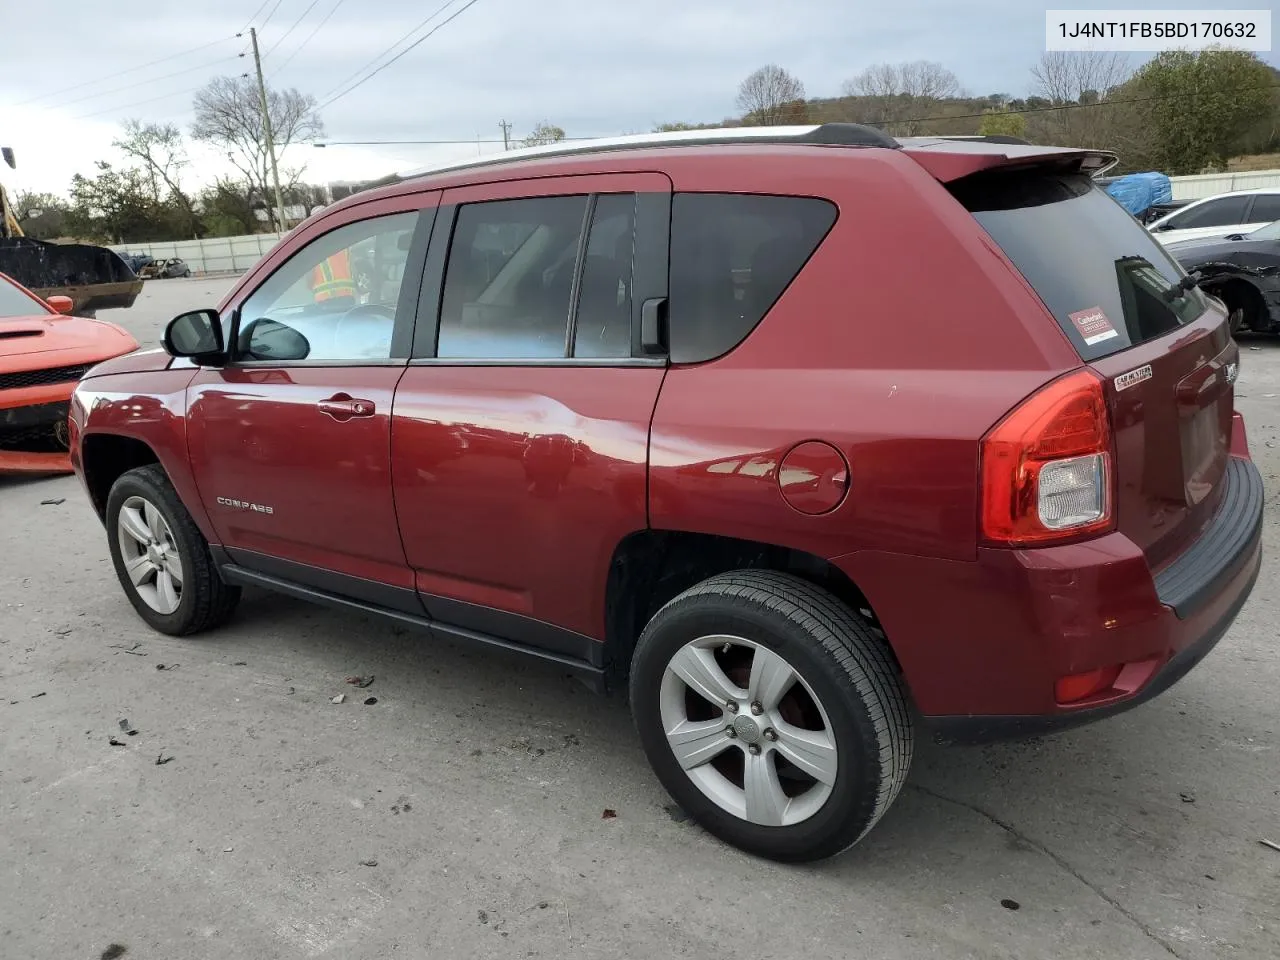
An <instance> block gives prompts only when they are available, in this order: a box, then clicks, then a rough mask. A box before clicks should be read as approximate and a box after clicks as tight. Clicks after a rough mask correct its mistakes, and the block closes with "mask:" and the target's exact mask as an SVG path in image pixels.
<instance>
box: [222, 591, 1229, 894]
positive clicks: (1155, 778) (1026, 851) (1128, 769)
mask: <svg viewBox="0 0 1280 960" xmlns="http://www.w3.org/2000/svg"><path fill="white" fill-rule="evenodd" d="M300 620H301V622H302V624H303V629H302V630H300V631H299V630H298V624H299V621H300ZM224 629H225V631H226V632H227V633H229V634H240V635H241V639H242V640H243V639H248V636H246V635H247V634H262V633H270V634H275V633H277V632H281V633H290V634H294V633H301V634H302V635H303V636H304V637H305V641H304V644H295V645H294V646H293V649H292V650H291V651H278V652H282V653H287V655H288V656H289V657H296V656H303V657H306V658H308V660H310V661H312V662H311V664H310V666H311V667H312V668H318V669H320V670H321V671H322V672H326V673H330V674H332V675H334V676H340V675H341V674H343V673H344V672H345V673H350V672H352V671H353V669H355V668H354V667H353V665H357V664H358V665H359V669H358V672H361V673H375V674H377V675H378V676H379V681H378V683H379V692H380V695H383V696H386V695H392V696H395V697H397V698H398V699H399V701H400V702H402V703H403V705H404V708H405V709H406V710H407V711H408V716H407V718H406V722H408V723H413V724H423V725H428V726H431V727H432V728H433V729H435V730H437V731H438V732H439V735H440V737H441V738H447V737H449V736H451V735H452V736H454V737H456V738H461V739H462V740H463V741H465V739H466V737H467V736H468V735H470V734H472V733H473V732H474V730H473V727H474V725H475V723H476V718H477V717H479V716H480V715H481V713H482V715H483V718H484V723H485V725H486V726H487V729H488V734H489V735H490V736H491V737H492V738H493V739H494V740H495V741H501V742H506V741H509V740H513V739H522V738H523V739H529V738H532V739H534V740H536V739H537V737H538V736H545V737H546V739H547V741H548V742H549V743H552V742H555V741H556V740H558V738H559V737H560V736H561V735H562V734H566V733H573V734H574V735H575V736H576V737H577V738H578V739H580V740H581V751H579V752H578V753H577V754H576V756H577V757H578V763H577V764H576V766H575V770H574V776H575V777H583V778H588V779H590V780H592V781H594V782H595V785H596V786H597V787H598V788H599V789H600V791H601V792H603V793H613V794H614V795H633V794H634V793H635V790H636V785H637V784H652V785H653V787H654V789H653V790H650V791H646V792H644V794H643V797H645V798H648V799H649V801H650V802H653V803H654V808H653V809H652V810H650V811H648V813H647V814H646V815H649V816H661V815H662V814H663V810H664V808H665V807H666V806H667V805H668V804H669V799H668V798H667V797H666V795H665V793H663V792H662V791H661V788H660V787H657V785H656V782H655V781H654V778H653V775H652V773H651V772H650V770H649V767H648V764H647V762H646V760H645V758H644V755H643V753H642V751H641V749H640V746H639V743H638V740H637V738H636V736H635V732H634V729H633V727H632V722H631V717H630V713H629V710H628V707H627V705H626V702H625V698H624V697H623V696H621V695H616V694H615V695H611V696H608V697H600V696H596V695H594V694H592V693H591V692H590V691H588V690H587V689H586V688H585V687H584V686H582V685H581V683H580V682H578V681H577V680H574V679H573V678H571V677H570V676H569V675H567V674H566V673H565V672H563V670H561V669H559V668H557V667H555V666H554V665H548V664H544V663H541V662H538V661H532V660H526V659H524V658H520V657H516V656H513V655H509V654H504V653H501V652H498V651H489V650H487V649H478V648H475V647H470V646H459V645H456V644H454V643H452V642H441V641H436V640H434V639H432V638H431V637H430V636H428V635H426V634H425V633H420V632H417V631H413V630H406V629H401V628H390V627H386V626H384V625H383V624H381V623H377V622H373V621H370V620H366V619H365V618H362V617H359V616H354V615H350V614H346V613H340V612H335V611H329V610H319V609H318V608H315V607H312V606H310V605H309V604H305V603H302V602H301V601H294V600H291V599H286V598H281V597H278V596H274V595H269V594H265V593H254V594H246V597H245V601H244V602H243V603H242V606H241V610H240V612H239V613H238V615H237V617H236V619H235V620H234V621H233V623H232V624H231V625H229V626H228V627H227V628H224ZM228 639H230V638H228ZM251 642H254V643H256V642H257V641H256V640H253V641H251ZM235 645H236V648H237V650H238V651H241V652H243V651H245V650H246V648H245V646H244V645H243V643H242V642H240V641H237V642H236V644H235ZM1210 662H1212V660H1211V661H1210ZM1208 669H1212V668H1208ZM384 676H385V677H391V678H394V679H393V681H392V683H393V686H390V687H389V685H388V684H387V683H384V682H383V680H382V677H384ZM1201 679H1202V681H1203V678H1201ZM1184 687H1187V688H1188V689H1184ZM1192 687H1194V689H1193V690H1191V689H1190V688H1192ZM1187 692H1192V693H1194V694H1197V699H1196V700H1194V701H1192V700H1189V699H1188V698H1187V697H1186V696H1184V694H1185V693H1187ZM1220 692H1221V691H1220V689H1217V690H1207V687H1206V684H1205V683H1203V682H1200V683H1197V682H1196V680H1195V678H1194V674H1193V676H1192V678H1189V679H1188V680H1185V681H1183V684H1182V685H1179V686H1177V687H1175V688H1174V689H1173V690H1172V691H1170V692H1169V693H1167V694H1165V695H1164V696H1163V697H1161V698H1158V699H1156V700H1155V701H1153V702H1151V703H1149V704H1146V705H1144V706H1142V707H1140V708H1138V709H1136V710H1135V711H1133V712H1131V713H1127V714H1123V715H1121V716H1119V717H1115V718H1111V719H1109V720H1107V721H1104V722H1101V723H1098V724H1094V725H1091V726H1087V727H1083V728H1078V729H1076V730H1072V731H1068V732H1065V733H1062V734H1057V735H1054V736H1050V737H1042V738H1035V739H1031V740H1026V741H1017V742H1009V743H1000V744H993V745H989V746H978V747H944V746H939V745H936V744H934V743H931V742H930V741H929V740H928V739H927V738H925V737H923V736H918V737H917V743H916V750H915V761H914V766H913V769H912V773H911V776H910V779H909V781H908V783H907V785H906V787H905V788H904V790H903V791H902V793H901V794H900V796H899V798H898V800H897V802H896V804H895V805H894V807H893V808H892V809H891V810H890V811H889V812H888V814H887V815H886V816H885V818H884V819H883V820H882V822H881V823H880V825H879V826H877V827H876V829H875V830H874V831H872V833H871V834H870V835H869V836H868V837H867V838H866V839H865V840H864V841H863V842H862V843H861V844H860V845H859V846H858V847H857V848H855V849H854V850H853V851H851V852H849V853H848V854H846V855H844V856H842V857H838V858H835V859H833V860H831V861H827V862H826V863H824V864H821V865H817V866H812V867H808V868H805V869H809V870H817V871H820V872H821V873H823V874H825V875H830V876H834V877H843V878H845V879H846V880H851V881H852V880H853V879H854V878H856V879H857V882H859V883H862V882H865V881H866V880H868V879H876V878H878V879H880V880H883V881H884V882H887V883H915V882H917V881H918V880H919V877H920V871H921V870H926V872H927V871H929V870H932V871H935V872H936V871H938V870H943V871H944V872H945V873H947V874H948V875H949V876H950V879H949V880H948V882H950V883H957V884H961V885H962V886H963V885H964V884H970V885H973V884H989V883H990V882H991V878H992V876H993V875H996V876H998V875H999V871H1000V870H1001V869H1004V867H1006V866H1007V867H1013V866H1014V865H1016V864H1017V862H1018V861H1019V858H1024V857H1027V856H1029V855H1033V856H1040V857H1043V858H1045V859H1046V861H1047V863H1046V864H1045V866H1046V868H1048V869H1052V870H1054V871H1065V873H1066V874H1067V875H1068V879H1071V878H1074V879H1071V882H1073V883H1080V884H1084V885H1085V886H1086V887H1088V888H1089V889H1090V890H1094V892H1095V893H1097V895H1098V896H1100V897H1102V898H1103V899H1104V900H1105V899H1107V897H1108V896H1109V895H1108V894H1105V891H1104V890H1103V888H1104V887H1106V886H1107V885H1108V884H1113V883H1114V884H1116V885H1119V886H1120V887H1123V886H1124V885H1125V884H1128V883H1131V882H1138V881H1139V880H1142V879H1143V878H1144V877H1147V876H1148V874H1149V873H1151V872H1153V871H1154V872H1157V873H1158V872H1161V870H1162V869H1164V867H1167V868H1169V869H1171V870H1177V871H1184V870H1194V874H1193V877H1194V878H1199V877H1200V876H1201V875H1202V874H1204V873H1210V874H1213V873H1215V871H1222V872H1226V870H1227V868H1226V867H1224V866H1223V865H1222V863H1220V862H1215V863H1212V864H1210V861H1213V860H1215V859H1217V860H1220V859H1223V858H1225V857H1227V856H1228V855H1227V854H1226V853H1225V852H1224V849H1225V848H1224V847H1223V846H1222V845H1221V844H1220V843H1219V840H1220V836H1219V835H1220V834H1221V833H1222V832H1223V831H1224V830H1226V832H1230V830H1229V829H1228V828H1227V827H1225V826H1224V824H1223V823H1222V822H1219V821H1216V820H1215V821H1212V822H1209V823H1206V822H1205V818H1203V817H1198V816H1196V814H1199V813H1204V812H1206V809H1207V808H1199V809H1197V808H1195V807H1193V806H1192V805H1191V804H1190V803H1188V802H1187V801H1186V799H1185V797H1186V796H1193V795H1194V794H1196V793H1203V794H1208V793H1216V792H1221V791H1224V790H1226V791H1229V790H1230V787H1227V786H1224V783H1225V782H1230V779H1231V777H1233V776H1235V775H1236V773H1237V772H1238V771H1237V770H1236V768H1237V767H1238V766H1239V765H1240V764H1246V763H1248V762H1250V761H1251V760H1252V757H1251V755H1249V754H1246V753H1238V754H1231V753H1230V752H1226V751H1224V746H1223V744H1224V735H1223V728H1224V727H1225V726H1229V725H1233V724H1234V723H1235V722H1236V721H1238V720H1240V719H1241V716H1242V714H1244V713H1246V711H1244V710H1242V708H1241V707H1240V706H1239V705H1237V704H1229V703H1224V702H1222V701H1221V699H1220ZM1202 693H1207V695H1206V696H1204V697H1203V698H1199V697H1198V695H1199V694H1202ZM446 742H447V740H446ZM1245 779H1248V777H1245ZM633 815H634V812H633ZM682 826H683V828H685V829H689V830H694V831H697V832H698V833H699V834H701V831H700V830H698V829H697V828H696V827H694V826H692V825H691V824H684V825H682ZM717 850H718V851H720V852H719V853H716V852H710V853H708V852H707V851H706V850H705V849H703V851H702V854H701V855H702V856H712V857H714V856H728V857H740V856H741V855H740V854H738V853H737V852H736V851H729V849H728V848H727V847H721V846H720V845H718V844H713V845H712V851H717ZM1186 859H1189V860H1191V861H1194V864H1193V866H1191V867H1186V865H1185V864H1182V863H1180V862H1179V861H1180V860H1186ZM1162 864H1163V865H1164V867H1162V866H1161V865H1162ZM1206 864H1208V866H1206ZM1002 865H1003V866H1002ZM1210 867H1212V868H1210ZM769 869H779V870H786V869H789V868H783V867H776V866H775V865H770V867H769ZM993 870H994V871H995V873H994V874H993ZM1189 876H1190V874H1189ZM1095 888H1096V889H1095ZM1099 891H1103V892H1099Z"/></svg>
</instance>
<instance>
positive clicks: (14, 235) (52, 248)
mask: <svg viewBox="0 0 1280 960" xmlns="http://www.w3.org/2000/svg"><path fill="white" fill-rule="evenodd" d="M0 152H2V154H3V159H4V162H5V163H6V164H8V165H9V167H10V168H14V167H15V166H16V164H15V163H14V157H13V150H11V149H10V148H9V147H3V148H0ZM0 273H5V274H8V275H9V276H10V277H12V278H13V279H14V280H17V281H18V283H20V284H22V285H23V286H24V287H26V288H27V289H28V290H30V291H31V292H32V293H34V294H36V296H39V297H44V298H46V299H47V298H48V297H51V296H63V297H70V298H71V300H72V303H73V307H72V312H73V313H74V314H75V315H76V316H79V317H92V316H94V315H95V314H96V313H97V312H98V311H99V310H105V309H108V308H110V307H131V306H133V301H134V300H136V299H137V298H138V294H139V293H141V292H142V281H141V280H140V279H139V278H138V276H137V275H136V274H135V273H134V272H133V270H131V269H130V268H129V265H128V264H127V263H125V262H124V260H123V259H121V257H120V255H119V254H117V253H116V252H115V251H114V250H108V249H107V248H106V247H98V246H94V245H93V244H89V243H49V242H47V241H45V240H36V239H34V238H33V237H28V236H27V235H26V234H25V233H23V231H22V225H21V224H20V223H19V222H18V217H17V215H16V214H15V213H14V210H13V206H12V204H10V203H9V195H8V194H7V193H6V192H5V189H4V184H0Z"/></svg>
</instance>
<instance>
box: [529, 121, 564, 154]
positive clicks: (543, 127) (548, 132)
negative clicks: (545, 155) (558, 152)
mask: <svg viewBox="0 0 1280 960" xmlns="http://www.w3.org/2000/svg"><path fill="white" fill-rule="evenodd" d="M563 139H564V130H562V129H561V128H560V127H557V126H556V125H555V124H554V123H547V121H545V120H543V121H542V122H541V123H540V124H538V125H537V126H536V127H534V128H533V133H531V134H529V136H527V137H525V138H524V139H523V140H522V141H520V143H521V145H522V146H526V147H542V146H546V145H547V144H549V143H559V142H560V141H561V140H563Z"/></svg>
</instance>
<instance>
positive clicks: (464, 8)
mask: <svg viewBox="0 0 1280 960" xmlns="http://www.w3.org/2000/svg"><path fill="white" fill-rule="evenodd" d="M450 2H452V0H450ZM478 2H479V0H467V2H466V3H464V4H463V5H462V6H461V7H459V8H458V9H457V10H455V11H454V12H453V13H451V14H449V16H448V17H446V18H445V19H444V20H442V21H441V22H440V23H438V24H436V25H435V26H434V27H432V28H431V29H430V30H428V31H427V32H426V33H424V34H423V35H422V36H420V37H419V38H418V39H417V40H415V41H413V43H411V44H409V46H407V47H405V48H404V49H403V50H401V51H400V52H399V53H397V54H396V55H395V56H394V57H392V58H391V59H390V60H388V61H387V62H386V63H384V64H383V65H382V66H380V67H378V68H377V69H376V70H374V71H372V72H370V73H367V74H365V75H364V77H362V78H361V79H359V80H357V81H356V82H355V83H353V84H352V85H351V86H349V87H347V89H345V90H343V91H342V92H341V93H339V94H336V95H334V96H332V97H329V98H328V99H327V100H325V102H324V103H322V104H320V108H321V109H322V108H324V107H327V106H329V104H331V103H334V102H335V101H337V100H341V99H342V98H343V97H345V96H346V95H347V94H348V93H350V92H351V91H352V90H354V89H356V88H357V87H359V86H361V85H362V84H364V83H366V82H368V81H369V80H372V79H373V78H374V77H376V76H377V75H378V74H379V73H381V72H382V71H383V70H385V69H387V67H389V66H391V65H392V64H393V63H395V62H396V61H397V60H399V59H400V58H401V57H403V56H404V55H405V54H406V53H408V52H409V51H410V50H412V49H413V48H414V47H416V46H417V45H418V44H420V43H422V41H423V40H426V39H427V38H428V37H430V36H431V35H432V34H434V33H436V32H437V31H438V30H440V29H442V28H443V27H445V26H448V24H450V23H451V22H453V21H454V20H456V19H457V18H458V17H460V16H461V15H462V14H464V13H466V12H467V11H468V10H470V9H471V8H472V7H473V6H475V5H476V4H477V3H478ZM448 5H449V4H447V3H446V4H445V6H446V7H447V6H448ZM441 9H444V8H443V7H442V8H441ZM410 33H412V31H410ZM397 42H398V41H397ZM393 46H394V45H393Z"/></svg>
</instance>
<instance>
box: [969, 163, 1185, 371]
mask: <svg viewBox="0 0 1280 960" xmlns="http://www.w3.org/2000/svg"><path fill="white" fill-rule="evenodd" d="M951 192H952V194H953V195H954V196H955V197H956V199H957V200H959V201H960V202H961V203H963V204H964V206H965V209H967V210H968V211H969V212H971V213H972V214H973V216H974V218H975V219H976V220H977V221H978V223H980V224H981V225H982V228H983V229H984V230H986V231H987V233H989V234H990V235H991V237H992V239H993V240H995V242H996V243H998V244H999V245H1000V248H1001V249H1002V250H1004V252H1005V255H1006V256H1007V257H1008V258H1009V259H1010V260H1012V261H1013V264H1014V266H1016V267H1017V268H1018V269H1019V270H1020V271H1021V272H1022V275H1023V276H1024V277H1026V278H1027V282H1028V283H1030V284H1031V286H1032V287H1034V288H1035V291H1036V293H1038V294H1039V295H1040V299H1041V300H1043V301H1044V303H1045V306H1047V307H1048V308H1049V311H1050V312H1051V313H1052V314H1053V315H1054V317H1055V318H1056V319H1057V321H1058V325H1059V326H1061V327H1062V330H1063V332H1064V333H1065V334H1066V335H1067V337H1068V338H1069V339H1070V340H1071V342H1072V343H1073V344H1074V345H1075V348H1076V350H1077V351H1079V353H1080V357H1081V359H1083V360H1096V359H1098V358H1099V357H1105V356H1109V355H1111V354H1113V353H1119V352H1120V351H1121V350H1125V349H1127V348H1128V347H1132V346H1135V345H1137V344H1139V343H1145V342H1146V341H1148V340H1154V339H1155V338H1157V337H1160V336H1163V335H1164V334H1166V333H1168V332H1170V331H1171V330H1175V329H1177V328H1178V327H1180V326H1182V325H1183V324H1185V323H1189V322H1191V321H1192V320H1195V319H1196V318H1198V317H1199V316H1200V315H1201V314H1202V313H1204V311H1205V308H1206V306H1207V301H1206V300H1205V298H1204V295H1203V294H1202V293H1201V292H1200V290H1199V289H1197V288H1196V287H1194V286H1190V284H1189V281H1188V282H1186V283H1185V284H1184V281H1185V278H1186V274H1185V273H1184V272H1183V270H1182V268H1181V267H1179V266H1178V264H1177V263H1176V262H1175V261H1174V260H1173V258H1172V257H1170V256H1169V255H1168V254H1167V253H1165V251H1164V248H1163V247H1161V246H1160V244H1159V243H1158V242H1157V241H1156V240H1155V238H1154V237H1152V236H1151V234H1149V233H1148V232H1147V231H1146V230H1144V229H1143V228H1142V227H1141V226H1140V225H1139V224H1138V222H1137V221H1136V220H1134V219H1133V217H1131V216H1130V215H1129V214H1128V212H1127V211H1126V210H1125V209H1124V208H1123V207H1121V206H1120V204H1118V203H1116V202H1115V201H1114V200H1112V199H1111V197H1109V196H1107V194H1106V193H1105V192H1103V190H1102V189H1101V188H1099V187H1098V186H1097V185H1096V184H1095V183H1094V182H1093V181H1092V180H1090V179H1089V178H1088V177H1086V176H1067V175H1063V176H1054V175H1046V174H1044V173H1016V174H1009V173H1006V174H1003V175H1000V174H988V175H979V176H974V177H967V178H965V179H964V180H960V181H957V182H956V183H954V184H952V185H951ZM1185 286H1190V289H1185V288H1184V287H1185Z"/></svg>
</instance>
